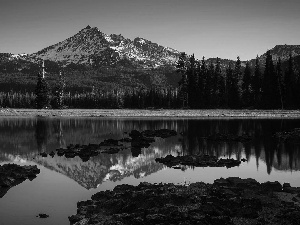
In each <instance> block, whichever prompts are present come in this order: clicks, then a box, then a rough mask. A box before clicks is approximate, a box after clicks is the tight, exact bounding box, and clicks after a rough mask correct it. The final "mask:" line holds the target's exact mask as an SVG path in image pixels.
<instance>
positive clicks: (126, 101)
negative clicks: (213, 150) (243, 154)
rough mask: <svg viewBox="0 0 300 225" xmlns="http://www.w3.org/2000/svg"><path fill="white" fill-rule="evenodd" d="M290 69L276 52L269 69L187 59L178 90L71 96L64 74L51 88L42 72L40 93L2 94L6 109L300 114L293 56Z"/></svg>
mask: <svg viewBox="0 0 300 225" xmlns="http://www.w3.org/2000/svg"><path fill="white" fill-rule="evenodd" d="M286 64H287V65H286V66H285V67H283V65H282V62H281V60H280V58H279V59H278V60H277V61H276V62H274V61H273V59H272V55H271V53H270V51H268V52H267V53H266V58H265V63H264V66H261V65H260V61H259V58H258V57H257V58H256V60H255V65H254V67H252V66H251V65H250V63H249V62H246V63H245V65H243V63H242V62H241V60H240V58H239V57H237V60H236V62H234V63H229V64H228V66H225V67H224V65H222V64H221V61H220V59H218V58H217V60H216V62H215V63H213V62H212V61H210V62H208V61H206V60H205V58H204V57H203V58H202V60H196V59H195V56H194V55H191V56H188V55H186V54H185V53H181V55H180V57H179V60H178V62H177V65H176V72H177V73H178V74H180V77H181V79H180V81H179V82H178V87H177V88H172V87H166V88H161V87H157V86H152V87H151V88H114V89H111V90H102V89H101V88H99V87H91V88H90V91H84V92H76V91H73V92H66V91H65V90H66V82H65V77H64V72H63V71H62V70H61V68H58V67H55V68H56V71H57V73H59V76H58V78H57V80H56V81H55V85H54V86H52V87H51V88H50V86H49V85H48V82H47V79H46V78H45V77H43V76H42V73H40V72H37V83H36V88H35V92H20V91H19V92H14V91H11V92H0V107H9V108H38V109H41V108H54V109H62V108H140V109H143V108H191V109H208V108H212V109H213V108H230V109H241V108H248V109H251V108H255V109H299V108H300V75H299V71H297V70H296V68H295V63H294V61H293V57H292V55H290V57H289V59H288V61H287V63H286Z"/></svg>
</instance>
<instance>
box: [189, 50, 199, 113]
mask: <svg viewBox="0 0 300 225" xmlns="http://www.w3.org/2000/svg"><path fill="white" fill-rule="evenodd" d="M187 80H188V103H189V106H190V107H191V108H196V106H197V100H198V99H197V89H198V87H197V86H198V78H197V73H196V60H195V56H194V54H193V55H191V56H190V57H189V64H188V68H187Z"/></svg>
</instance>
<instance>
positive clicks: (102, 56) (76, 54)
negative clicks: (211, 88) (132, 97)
mask: <svg viewBox="0 0 300 225" xmlns="http://www.w3.org/2000/svg"><path fill="white" fill-rule="evenodd" d="M179 54H180V53H179V52H178V51H177V50H175V49H172V48H168V47H163V46H161V45H158V44H156V43H153V42H151V41H149V40H146V39H144V38H140V37H136V38H135V39H134V40H130V39H128V38H125V37H123V36H122V35H121V34H119V35H116V34H111V35H107V34H104V33H103V32H101V31H100V30H99V29H98V28H97V27H93V28H91V27H90V26H87V27H86V28H84V29H82V30H81V31H79V32H78V33H77V34H75V35H74V36H72V37H70V38H68V39H66V40H64V41H62V42H59V43H57V44H54V45H51V46H49V47H47V48H44V49H42V50H41V51H38V52H37V53H34V54H32V55H30V57H31V58H33V59H43V60H51V61H58V62H62V63H63V64H70V63H75V64H88V65H89V64H91V65H95V64H96V65H99V64H101V65H112V64H115V63H116V62H118V61H120V60H121V59H128V60H130V61H134V62H137V63H138V64H142V65H144V66H146V67H147V66H148V67H158V66H161V65H165V64H174V63H176V61H177V59H178V56H179Z"/></svg>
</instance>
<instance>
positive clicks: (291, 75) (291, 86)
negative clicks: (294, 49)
mask: <svg viewBox="0 0 300 225" xmlns="http://www.w3.org/2000/svg"><path fill="white" fill-rule="evenodd" d="M296 82H297V80H296V73H295V66H294V60H293V57H292V55H291V54H290V56H289V60H288V68H287V70H286V71H285V73H284V86H285V88H284V104H285V106H286V108H289V109H290V108H294V107H295V105H294V98H295V92H296V91H295V89H296V88H297V87H295V84H296ZM298 88H299V87H298Z"/></svg>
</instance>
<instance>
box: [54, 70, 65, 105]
mask: <svg viewBox="0 0 300 225" xmlns="http://www.w3.org/2000/svg"><path fill="white" fill-rule="evenodd" d="M65 86H66V83H65V79H64V76H63V74H62V72H60V73H59V80H58V83H57V85H56V87H55V89H54V99H53V104H52V107H53V108H56V109H62V108H63V106H64V104H63V98H64V89H65Z"/></svg>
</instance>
